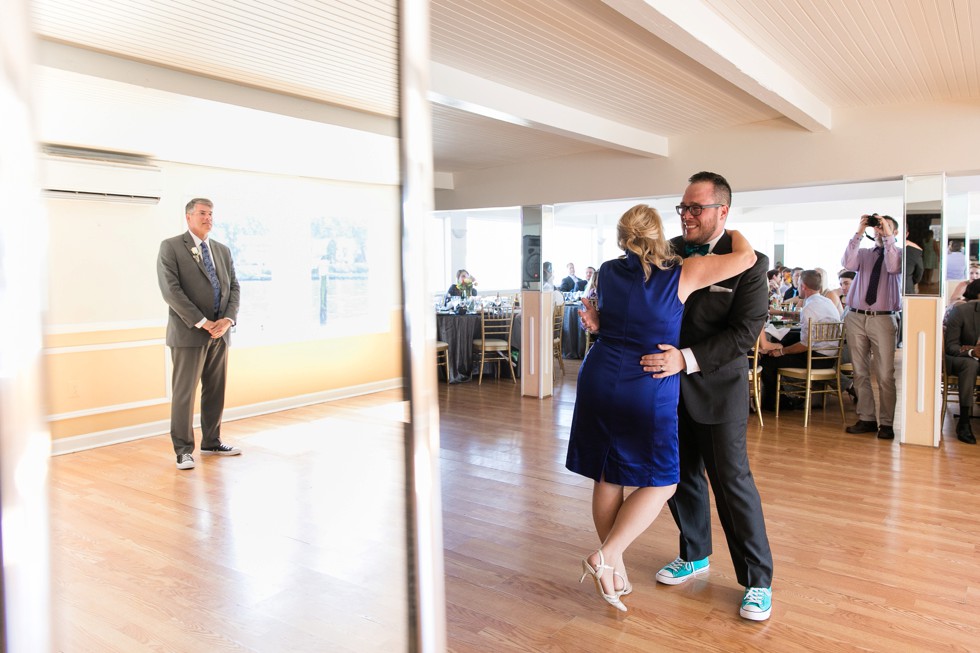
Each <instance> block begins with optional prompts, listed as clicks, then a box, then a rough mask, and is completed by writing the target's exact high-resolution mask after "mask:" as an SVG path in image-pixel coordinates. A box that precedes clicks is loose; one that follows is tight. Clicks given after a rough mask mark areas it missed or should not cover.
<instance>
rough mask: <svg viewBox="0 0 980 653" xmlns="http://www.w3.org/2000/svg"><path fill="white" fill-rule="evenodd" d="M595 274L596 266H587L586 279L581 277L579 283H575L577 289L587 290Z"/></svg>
mask: <svg viewBox="0 0 980 653" xmlns="http://www.w3.org/2000/svg"><path fill="white" fill-rule="evenodd" d="M594 275H595V268H594V267H591V266H590V267H587V268H585V278H584V279H579V280H578V283H577V284H575V290H576V292H585V288H586V287H587V286H588V285H589V283H590V282H591V281H592V277H593V276H594Z"/></svg>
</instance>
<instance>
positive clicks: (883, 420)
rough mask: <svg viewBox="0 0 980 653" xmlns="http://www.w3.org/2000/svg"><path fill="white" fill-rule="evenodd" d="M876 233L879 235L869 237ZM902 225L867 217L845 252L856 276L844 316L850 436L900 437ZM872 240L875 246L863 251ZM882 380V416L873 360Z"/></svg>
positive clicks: (845, 259) (846, 262) (885, 217)
mask: <svg viewBox="0 0 980 653" xmlns="http://www.w3.org/2000/svg"><path fill="white" fill-rule="evenodd" d="M868 229H874V236H871V235H867V236H866V232H867V230H868ZM897 232H898V222H897V221H896V220H895V219H894V218H892V217H891V216H888V215H878V214H877V213H872V214H870V215H862V216H861V222H860V223H859V224H858V230H857V233H855V234H854V236H853V237H852V238H851V240H850V242H849V243H848V244H847V249H846V250H845V251H844V257H843V258H842V259H841V264H842V265H843V266H844V267H845V268H846V269H848V270H854V271H855V272H856V273H857V274H856V276H855V277H854V281H853V282H852V283H851V288H850V290H849V291H848V293H847V306H848V307H849V309H850V310H849V311H848V312H847V316H846V317H845V318H844V323H845V327H846V329H847V343H848V346H849V347H850V350H851V358H852V362H853V364H854V388H855V390H856V391H857V414H858V421H857V423H856V424H854V425H852V426H848V427H847V429H846V430H847V432H848V433H874V432H875V431H877V432H878V438H880V439H882V440H893V439H895V430H894V428H893V427H892V424H893V423H894V420H895V343H896V335H897V333H898V311H899V309H900V307H901V296H900V289H901V283H902V250H900V249H899V248H898V246H897V245H896V243H895V234H896V233H897ZM865 237H867V238H869V239H871V240H874V241H875V247H874V248H870V247H865V248H862V247H861V241H863V240H864V238H865ZM872 357H873V358H874V365H875V373H876V375H877V377H878V397H879V407H878V412H877V417H876V413H875V400H874V395H873V394H872V392H871V364H872V363H871V359H872Z"/></svg>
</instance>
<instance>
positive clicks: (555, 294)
mask: <svg viewBox="0 0 980 653" xmlns="http://www.w3.org/2000/svg"><path fill="white" fill-rule="evenodd" d="M569 265H571V264H569ZM542 268H543V270H542V272H543V274H544V282H543V283H542V284H541V291H542V292H548V291H551V300H552V303H553V304H554V305H555V306H558V305H559V304H564V303H565V295H564V294H563V293H562V291H561V290H559V289H558V288H555V270H554V268H553V267H552V266H551V261H545V262H544V265H543V266H542Z"/></svg>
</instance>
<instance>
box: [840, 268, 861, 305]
mask: <svg viewBox="0 0 980 653" xmlns="http://www.w3.org/2000/svg"><path fill="white" fill-rule="evenodd" d="M856 275H857V273H856V272H853V271H851V270H841V271H840V272H838V273H837V283H839V284H840V287H839V288H837V296H838V297H840V303H841V306H843V307H844V308H845V310H846V309H847V291H849V290H850V289H851V284H852V283H854V277H855V276H856Z"/></svg>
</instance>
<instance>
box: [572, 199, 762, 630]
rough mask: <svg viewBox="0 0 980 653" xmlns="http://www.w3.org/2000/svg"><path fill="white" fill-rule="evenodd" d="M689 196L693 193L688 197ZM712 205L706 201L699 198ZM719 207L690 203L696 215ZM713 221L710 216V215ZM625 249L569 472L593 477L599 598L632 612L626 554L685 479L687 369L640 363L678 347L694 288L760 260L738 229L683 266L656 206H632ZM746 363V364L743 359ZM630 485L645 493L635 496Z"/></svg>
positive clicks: (605, 286) (606, 270) (621, 230)
mask: <svg viewBox="0 0 980 653" xmlns="http://www.w3.org/2000/svg"><path fill="white" fill-rule="evenodd" d="M687 197H688V196H687V195H685V198H687ZM691 197H692V198H693V199H692V201H693V200H694V199H697V200H700V201H701V202H705V203H706V204H709V205H711V204H712V201H711V200H710V199H709V196H708V195H705V194H703V193H702V194H699V195H697V196H691ZM718 206H719V205H718V204H714V205H713V206H704V207H703V208H702V205H701V204H691V205H690V206H686V205H685V206H684V209H685V210H690V212H691V214H692V215H693V216H694V217H698V216H700V215H701V213H702V211H707V210H709V209H710V208H717V207H718ZM706 217H707V216H706ZM617 236H618V244H619V246H620V248H622V249H623V250H624V252H625V256H624V257H621V258H619V259H615V260H611V261H606V262H605V263H603V264H602V266H601V267H600V268H599V273H598V275H597V276H598V279H599V282H598V306H592V305H591V304H590V301H589V300H588V299H586V300H584V301H583V305H584V306H585V309H584V310H585V311H590V310H591V311H593V312H594V310H595V309H598V311H599V312H600V313H601V315H602V323H601V328H600V330H599V334H598V338H597V340H596V342H595V345H594V346H593V347H592V349H591V350H590V351H589V354H588V356H586V358H585V360H584V362H583V363H582V367H581V369H580V371H579V378H578V386H577V392H576V396H575V411H574V414H573V416H572V426H571V434H570V438H569V444H568V455H567V458H566V463H565V465H566V467H567V468H568V469H569V470H571V471H573V472H576V473H578V474H582V475H583V476H587V477H589V478H591V479H592V480H593V482H594V485H593V491H592V515H593V520H594V522H595V527H596V533H597V534H598V536H599V542H600V546H599V548H598V549H597V550H596V551H594V552H593V553H591V554H590V555H588V556H586V557H585V558H583V559H582V569H583V571H584V573H583V574H582V579H581V580H584V579H585V578H586V577H587V576H591V577H592V580H593V581H594V583H595V588H596V591H597V593H598V594H599V596H600V597H601V598H602V599H603V600H604V601H605V602H607V603H609V604H610V605H612V606H614V607H616V608H617V609H619V610H622V611H625V610H626V606H625V605H624V604H623V602H622V597H623V596H624V595H626V594H629V593H630V592H631V591H632V586H631V585H630V582H629V577H628V575H627V572H626V563H625V561H624V554H625V552H626V550H627V548H628V547H629V546H630V544H631V543H632V542H633V541H634V540H635V539H636V537H638V536H639V535H640V534H642V533H643V531H645V530H646V529H647V527H649V525H650V524H651V523H652V522H653V520H654V519H655V518H656V516H657V515H658V514H659V513H660V511H661V509H662V508H663V505H664V502H665V501H667V499H668V498H670V496H671V495H672V494H673V493H674V490H675V487H676V484H677V481H678V476H679V469H678V450H677V404H678V393H679V389H680V382H679V379H678V377H677V376H676V374H677V372H679V371H680V370H681V367H680V366H679V365H677V364H676V363H675V364H673V365H666V364H661V365H660V366H659V369H658V374H656V375H654V376H653V377H651V376H650V375H648V374H647V373H646V372H644V371H643V369H641V368H640V366H638V365H636V364H635V362H634V361H637V360H639V358H640V356H641V355H643V354H644V353H646V352H649V351H654V350H657V349H660V350H661V351H663V350H666V349H675V348H676V347H678V346H679V345H680V329H681V321H682V317H683V311H684V302H685V301H686V300H687V298H688V297H689V296H690V295H691V293H693V292H694V291H695V290H698V289H699V288H705V287H707V286H709V285H711V284H715V283H720V282H722V281H724V280H725V279H729V278H731V277H733V276H734V275H737V274H740V273H742V272H744V271H745V270H747V269H748V268H749V267H751V266H752V264H753V263H755V261H756V254H755V252H753V251H752V247H751V246H750V245H749V244H748V242H747V241H746V240H745V238H744V237H742V235H741V234H739V233H738V232H737V231H730V232H728V233H727V236H726V243H725V245H724V247H719V248H718V252H717V254H718V255H717V256H698V257H692V258H687V259H684V260H683V261H682V259H681V257H680V256H678V255H677V254H676V253H675V252H674V250H673V249H672V247H671V243H669V242H668V241H667V239H666V237H665V236H664V232H663V223H662V222H661V219H660V215H659V213H658V212H657V211H656V209H652V208H650V207H649V206H646V205H642V204H641V205H638V206H634V207H633V208H632V209H630V210H628V211H627V212H626V213H625V214H623V216H622V218H620V220H619V225H618V228H617ZM743 358H744V357H743ZM625 487H636V488H637V489H636V490H634V491H633V492H631V493H629V494H628V495H626V494H625V492H624V489H625Z"/></svg>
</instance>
